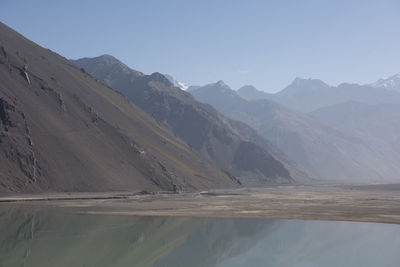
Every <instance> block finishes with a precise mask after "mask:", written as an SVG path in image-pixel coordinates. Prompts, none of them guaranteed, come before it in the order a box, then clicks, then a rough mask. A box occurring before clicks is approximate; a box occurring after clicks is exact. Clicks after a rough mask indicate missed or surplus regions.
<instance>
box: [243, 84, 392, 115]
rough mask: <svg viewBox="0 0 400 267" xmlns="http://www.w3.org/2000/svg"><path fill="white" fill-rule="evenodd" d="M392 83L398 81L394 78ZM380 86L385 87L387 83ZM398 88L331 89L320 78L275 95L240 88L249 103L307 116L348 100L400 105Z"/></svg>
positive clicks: (356, 87)
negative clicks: (280, 107)
mask: <svg viewBox="0 0 400 267" xmlns="http://www.w3.org/2000/svg"><path fill="white" fill-rule="evenodd" d="M390 81H394V78H393V79H390ZM387 82H388V83H389V81H387ZM380 84H384V82H382V83H380ZM393 86H395V83H393ZM394 88H395V87H393V89H389V88H388V87H385V86H383V85H382V86H378V84H375V85H374V86H371V85H359V84H351V83H342V84H340V85H338V86H329V85H327V84H326V83H324V82H323V81H321V80H318V79H301V78H296V79H295V80H294V81H293V82H292V83H291V84H290V85H288V86H287V87H286V88H284V89H283V90H281V91H279V92H277V93H275V94H269V93H265V92H263V91H260V90H257V89H255V88H254V87H253V88H251V87H248V86H247V87H242V88H240V89H239V90H238V93H239V95H240V96H242V97H243V98H245V99H248V100H257V99H269V100H272V101H275V102H278V103H280V104H282V105H284V106H286V107H288V108H291V109H292V110H295V111H300V112H303V113H307V112H311V111H314V110H316V109H319V108H322V107H326V106H331V105H336V104H340V103H344V102H348V101H356V102H361V103H366V104H372V105H373V104H386V103H390V104H400V94H399V92H396V91H395V90H394Z"/></svg>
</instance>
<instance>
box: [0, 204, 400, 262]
mask: <svg viewBox="0 0 400 267" xmlns="http://www.w3.org/2000/svg"><path fill="white" fill-rule="evenodd" d="M76 212H77V210H76V209H67V208H65V209H60V208H58V209H56V208H43V207H37V206H15V205H7V206H5V205H3V206H0V266H40V267H45V266H51V267H55V266H86V267H87V266H168V267H169V266H171V267H180V266H189V267H195V266H218V267H228V266H230V267H231V266H245V267H251V266H285V267H286V266H288V267H289V266H299V267H314V266H318V267H319V266H328V267H329V266H332V267H333V266H335V267H337V266H352V267H357V266H360V267H369V266H371V267H372V266H373V267H377V266H379V267H384V266H393V267H399V266H400V226H399V225H389V224H374V223H353V222H322V221H289V220H264V219H203V218H173V217H137V216H111V215H87V214H78V213H76Z"/></svg>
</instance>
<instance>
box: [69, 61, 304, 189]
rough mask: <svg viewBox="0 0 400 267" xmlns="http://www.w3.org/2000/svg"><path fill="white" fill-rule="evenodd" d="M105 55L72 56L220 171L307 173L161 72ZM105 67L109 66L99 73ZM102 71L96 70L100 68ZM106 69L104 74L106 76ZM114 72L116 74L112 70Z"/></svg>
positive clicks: (246, 176) (249, 177)
mask: <svg viewBox="0 0 400 267" xmlns="http://www.w3.org/2000/svg"><path fill="white" fill-rule="evenodd" d="M110 57H111V56H109V55H103V56H100V57H96V58H83V59H78V60H72V61H71V62H73V63H74V64H76V65H77V66H79V67H82V68H84V69H85V71H87V72H88V73H90V74H91V75H93V76H94V77H96V78H97V79H99V80H101V81H103V82H104V83H106V84H107V85H109V86H113V88H115V89H116V90H118V91H119V92H120V93H122V94H123V95H125V96H126V97H127V99H129V100H130V101H132V102H133V103H135V104H136V105H137V106H139V107H140V108H142V109H143V110H144V111H145V112H147V113H148V114H149V115H151V116H152V117H153V118H154V119H156V120H157V121H158V122H159V123H160V124H162V125H163V126H165V127H167V128H169V129H170V130H171V131H172V132H173V133H174V134H175V135H176V136H177V137H179V138H180V139H182V140H184V141H185V142H186V143H187V144H188V145H189V146H190V147H192V148H193V149H195V150H196V151H198V152H199V153H200V154H201V155H203V156H204V157H205V158H207V159H209V160H211V161H213V162H215V163H216V164H217V166H219V167H220V168H221V169H223V170H227V171H228V172H229V173H231V174H232V175H234V176H235V177H237V178H238V179H239V180H240V181H241V182H242V183H244V184H262V183H271V182H274V183H276V182H283V183H287V182H291V181H293V178H295V177H297V176H299V175H300V176H302V177H306V176H307V175H306V174H304V173H302V171H299V170H298V169H297V168H296V167H295V166H292V165H291V164H290V162H289V161H287V160H286V158H285V157H284V156H283V154H282V153H281V152H279V151H278V149H276V148H275V147H274V146H273V145H272V144H271V143H270V142H268V141H267V140H265V139H264V138H262V137H261V136H259V135H258V134H257V132H256V131H254V130H253V129H251V128H250V127H248V126H247V125H245V124H244V123H240V122H236V121H233V120H231V119H228V118H226V117H225V116H223V115H222V114H220V113H219V112H218V111H216V110H215V109H214V108H212V107H211V106H209V105H206V104H202V103H199V102H198V101H196V100H195V99H194V98H193V97H192V96H191V95H190V94H189V93H187V92H185V91H182V90H180V89H179V88H177V87H175V86H174V84H172V83H171V82H170V80H169V79H167V78H166V77H165V76H164V75H162V74H160V73H153V74H151V75H140V76H138V75H136V74H137V73H139V72H137V71H134V70H131V71H126V72H125V71H123V68H122V67H121V66H125V65H124V64H123V63H121V62H120V61H119V60H117V59H116V58H114V59H113V61H109V58H110ZM105 66H108V68H109V69H108V71H106V72H102V71H101V70H103V67H104V68H105ZM99 70H100V71H99ZM104 73H107V75H104ZM114 74H116V75H114Z"/></svg>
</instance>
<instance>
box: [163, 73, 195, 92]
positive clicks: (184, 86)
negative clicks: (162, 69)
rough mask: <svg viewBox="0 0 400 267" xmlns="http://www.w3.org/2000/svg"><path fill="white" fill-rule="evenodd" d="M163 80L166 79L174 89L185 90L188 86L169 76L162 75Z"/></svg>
mask: <svg viewBox="0 0 400 267" xmlns="http://www.w3.org/2000/svg"><path fill="white" fill-rule="evenodd" d="M164 76H165V78H167V79H168V80H169V81H170V82H171V83H172V84H173V85H174V86H175V87H178V88H180V89H181V90H186V89H187V88H188V87H189V86H187V85H186V84H184V83H183V82H181V81H178V80H176V79H175V78H174V77H172V76H171V75H169V74H164Z"/></svg>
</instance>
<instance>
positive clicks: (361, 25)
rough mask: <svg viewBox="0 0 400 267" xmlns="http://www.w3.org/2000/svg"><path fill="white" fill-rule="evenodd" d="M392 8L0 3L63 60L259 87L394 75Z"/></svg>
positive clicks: (173, 1) (0, 12) (205, 1)
mask: <svg viewBox="0 0 400 267" xmlns="http://www.w3.org/2000/svg"><path fill="white" fill-rule="evenodd" d="M399 14H400V1H399V0H375V1H370V0H358V1H355V0H347V1H346V0H335V1H323V0H314V1H311V0H297V1H294V0H293V1H289V0H280V1H279V0H276V1H273V0H271V1H268V0H263V1H256V0H242V1H239V0H198V1H194V0H193V1H192V0H158V1H155V0H145V1H143V0H141V1H136V0H132V1H118V0H113V1H103V0H97V1H90V0H88V1H83V0H80V1H75V0H69V1H54V0H53V1H44V0H35V1H22V0H0V21H1V22H3V23H5V24H7V25H8V26H10V27H11V28H13V29H14V30H16V31H18V32H19V33H21V34H23V35H24V36H26V37H27V38H29V39H31V40H33V41H34V42H36V43H38V44H40V45H41V46H44V47H46V48H50V49H51V50H53V51H55V52H57V53H59V54H61V55H63V56H65V57H66V58H70V59H77V58H81V57H95V56H99V55H102V54H110V55H113V56H115V57H116V58H118V59H119V60H121V61H122V62H124V63H125V64H127V65H128V66H129V67H131V68H133V69H136V70H139V71H141V72H144V73H146V74H150V73H153V72H160V73H168V74H170V75H172V76H174V77H175V78H176V79H178V80H180V81H182V82H184V83H186V84H188V85H204V84H208V83H212V82H216V81H218V80H223V81H224V82H225V83H227V84H228V85H230V86H231V87H232V88H233V89H238V88H239V87H241V86H243V85H249V84H250V85H254V86H255V87H257V88H258V89H260V90H264V91H267V92H276V91H279V90H281V89H283V88H284V87H286V86H287V85H288V84H290V83H291V82H292V81H293V79H294V78H296V77H301V78H318V79H321V80H323V81H325V82H326V83H328V84H330V85H338V84H340V83H342V82H354V83H361V84H364V83H371V82H373V81H375V80H377V79H378V78H381V77H386V76H391V75H394V74H396V73H398V72H400V45H399V44H400V15H399Z"/></svg>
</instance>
